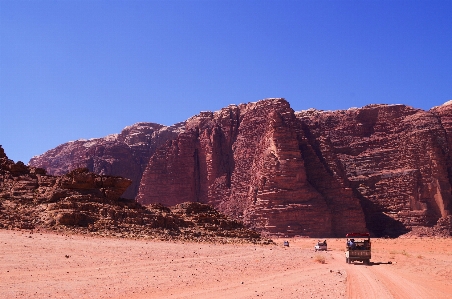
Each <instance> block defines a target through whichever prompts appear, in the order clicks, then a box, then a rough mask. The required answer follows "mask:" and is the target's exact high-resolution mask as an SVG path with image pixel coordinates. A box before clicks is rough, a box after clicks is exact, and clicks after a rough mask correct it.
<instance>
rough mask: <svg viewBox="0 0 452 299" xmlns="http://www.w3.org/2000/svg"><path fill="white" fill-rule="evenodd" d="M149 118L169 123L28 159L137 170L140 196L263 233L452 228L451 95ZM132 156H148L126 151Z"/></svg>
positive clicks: (268, 105)
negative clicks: (180, 120) (423, 103)
mask: <svg viewBox="0 0 452 299" xmlns="http://www.w3.org/2000/svg"><path fill="white" fill-rule="evenodd" d="M140 126H144V125H138V127H140ZM144 127H146V126H144ZM150 127H152V128H150V129H149V130H151V131H152V130H155V131H152V132H154V133H155V132H157V131H158V132H160V131H161V130H168V131H171V134H170V133H168V134H169V135H168V136H169V137H168V138H161V139H159V140H161V142H155V143H153V142H154V140H155V136H160V135H159V134H161V133H158V134H157V133H155V134H157V135H153V134H154V133H152V134H145V133H143V134H142V135H140V134H137V137H136V141H132V140H131V141H124V140H126V139H127V138H126V137H124V136H130V135H133V134H132V133H128V132H127V130H124V131H123V133H121V134H120V135H121V136H123V137H121V138H122V139H121V138H119V137H114V138H113V137H108V138H107V137H106V138H101V139H95V140H92V141H77V142H74V144H73V145H71V144H67V145H64V146H63V149H64V150H63V149H59V148H56V149H54V150H51V151H49V152H47V153H46V154H44V155H42V156H40V157H38V158H35V159H34V160H32V161H31V162H30V165H40V166H43V167H45V168H47V169H50V170H49V171H50V172H51V173H52V172H53V173H55V172H57V171H60V170H58V169H62V173H66V172H67V171H68V170H69V169H71V168H72V167H74V166H77V167H78V166H85V167H88V168H89V169H90V170H91V169H92V170H94V171H95V172H96V173H100V174H103V173H105V174H121V175H124V176H125V177H128V178H131V179H133V180H134V181H135V182H140V184H139V188H138V183H136V184H137V185H135V186H136V190H138V191H136V192H138V193H137V197H136V199H137V200H138V202H140V203H142V204H150V203H162V204H164V205H165V206H174V205H176V204H180V203H183V202H198V203H205V204H210V205H212V206H213V207H216V208H218V209H219V210H220V211H222V212H224V213H226V214H227V215H230V216H232V217H234V218H235V219H238V220H241V221H244V222H245V223H246V224H247V225H248V226H250V227H253V228H256V229H258V230H261V231H264V232H268V233H270V234H280V235H287V236H293V235H303V236H311V237H316V236H319V237H327V236H338V237H341V236H344V234H345V233H348V232H350V231H363V230H369V231H370V232H371V233H373V234H374V235H376V236H399V235H401V234H405V233H408V232H409V231H418V232H421V233H420V234H422V235H428V234H433V235H444V234H446V235H450V232H451V231H452V216H451V214H452V203H451V201H452V187H451V186H452V105H451V104H450V103H446V104H444V105H442V106H439V107H434V108H432V109H431V110H430V111H423V110H420V109H415V108H412V107H408V106H405V105H369V106H365V107H362V108H353V109H348V110H340V111H320V110H315V109H309V110H306V111H299V112H294V111H293V110H292V108H291V107H290V105H289V103H288V102H287V101H285V100H284V99H279V98H276V99H266V100H262V101H258V102H255V103H248V104H240V105H230V106H228V107H226V108H223V109H221V110H219V111H216V112H201V113H200V114H199V115H196V116H194V117H192V118H190V119H188V120H187V121H186V122H185V123H184V128H183V129H182V127H181V126H179V125H178V126H175V127H174V129H171V130H170V129H166V127H165V128H163V127H162V129H158V128H160V127H159V125H152V126H151V125H150ZM131 131H133V132H135V131H137V132H145V131H146V130H142V129H139V128H137V129H136V130H131ZM151 135H152V136H154V137H152V138H151V137H149V136H151ZM140 136H147V137H146V138H148V139H146V138H144V137H140ZM165 136H166V135H165ZM143 138H144V139H143ZM108 140H110V141H111V142H110V143H108V142H107V141H108ZM118 140H120V141H118ZM142 140H145V141H142ZM140 142H141V143H140ZM78 143H79V144H78ZM76 144H77V145H76ZM107 144H108V146H107ZM132 145H134V146H138V145H140V146H142V147H140V151H141V153H143V154H142V155H141V154H130V152H131V149H132V148H135V147H134V146H132ZM140 151H138V152H140ZM144 153H145V154H144ZM80 156H81V157H82V158H79V157H80ZM130 157H133V158H130ZM136 157H145V158H140V162H139V163H138V162H132V160H133V159H135V158H136ZM37 161H39V163H37ZM59 161H65V162H64V163H61V162H59ZM72 161H74V162H72ZM80 161H83V163H81V162H80ZM124 161H125V162H124ZM88 162H89V163H88ZM62 165H63V166H62ZM138 165H139V166H138ZM21 167H24V165H22V166H17V168H18V170H17V171H20V168H21ZM115 169H121V171H122V172H115V171H114V170H115ZM136 192H135V193H128V194H136Z"/></svg>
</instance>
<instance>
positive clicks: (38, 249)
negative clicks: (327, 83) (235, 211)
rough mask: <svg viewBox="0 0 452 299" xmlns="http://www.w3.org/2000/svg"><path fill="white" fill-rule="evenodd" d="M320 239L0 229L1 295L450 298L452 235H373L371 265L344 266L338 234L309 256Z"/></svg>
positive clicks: (451, 284) (62, 296) (451, 286)
mask: <svg viewBox="0 0 452 299" xmlns="http://www.w3.org/2000/svg"><path fill="white" fill-rule="evenodd" d="M285 240H287V241H289V245H290V246H289V247H285V246H283V242H284V241H285ZM316 241H317V240H315V239H308V238H298V239H275V243H276V244H277V245H234V244H231V245H219V244H205V243H204V244H199V243H182V242H156V241H146V240H125V239H113V238H100V237H85V236H81V235H61V234H59V235H57V234H54V233H42V232H41V233H40V232H34V233H30V232H29V231H7V230H0V298H379V299H381V298H383V299H384V298H451V296H452V295H451V294H452V238H449V239H423V238H416V239H414V238H413V239H403V238H402V239H401V238H399V239H374V240H373V243H372V244H373V257H372V260H371V261H372V263H371V265H368V266H367V265H362V264H358V263H357V264H346V263H345V257H344V252H343V247H344V240H343V239H327V242H328V245H329V250H328V251H327V252H314V250H313V246H314V244H315V242H316ZM389 261H391V262H392V263H388V262H389Z"/></svg>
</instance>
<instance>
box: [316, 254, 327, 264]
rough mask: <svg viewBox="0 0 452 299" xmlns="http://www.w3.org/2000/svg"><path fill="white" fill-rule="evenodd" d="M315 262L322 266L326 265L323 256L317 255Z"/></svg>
mask: <svg viewBox="0 0 452 299" xmlns="http://www.w3.org/2000/svg"><path fill="white" fill-rule="evenodd" d="M315 261H316V262H317V263H320V264H325V263H326V260H325V257H324V256H323V255H316V256H315Z"/></svg>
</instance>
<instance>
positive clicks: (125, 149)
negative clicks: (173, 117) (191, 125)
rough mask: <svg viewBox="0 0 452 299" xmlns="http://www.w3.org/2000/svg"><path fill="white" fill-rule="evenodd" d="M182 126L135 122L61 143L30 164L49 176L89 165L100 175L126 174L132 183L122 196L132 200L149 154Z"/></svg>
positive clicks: (91, 169) (174, 134) (89, 167)
mask: <svg viewBox="0 0 452 299" xmlns="http://www.w3.org/2000/svg"><path fill="white" fill-rule="evenodd" d="M183 128H184V125H183V123H179V124H176V125H174V126H170V127H167V126H163V125H159V124H154V123H143V122H142V123H136V124H134V125H132V126H129V127H126V128H124V129H123V130H122V132H121V133H120V134H113V135H109V136H106V137H103V138H93V139H89V140H77V141H71V142H67V143H64V144H62V145H59V146H57V147H56V148H54V149H51V150H49V151H47V152H45V153H44V154H42V155H39V156H36V157H33V158H32V159H31V160H30V162H29V165H30V166H32V167H39V168H44V169H46V170H47V173H49V174H51V175H63V174H66V173H68V172H69V171H71V170H74V169H77V168H88V169H89V170H90V171H92V172H94V173H96V174H100V175H112V176H121V177H125V178H128V179H130V180H132V184H131V186H130V187H129V188H128V189H127V191H126V193H124V195H123V196H124V198H129V199H133V198H135V196H136V195H137V192H138V186H139V184H140V180H141V176H142V174H143V171H144V169H145V168H146V165H147V163H148V161H149V157H150V156H151V155H152V154H153V153H154V152H155V150H156V149H157V148H158V147H160V146H161V145H162V144H164V143H165V142H166V141H167V140H170V139H174V138H176V136H177V135H178V133H179V132H181V131H183Z"/></svg>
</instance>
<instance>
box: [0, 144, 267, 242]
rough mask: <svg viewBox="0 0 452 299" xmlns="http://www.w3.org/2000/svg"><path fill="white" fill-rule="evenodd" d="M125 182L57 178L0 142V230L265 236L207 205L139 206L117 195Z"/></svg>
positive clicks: (206, 238)
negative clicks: (11, 155)
mask: <svg viewBox="0 0 452 299" xmlns="http://www.w3.org/2000/svg"><path fill="white" fill-rule="evenodd" d="M130 184H131V181H130V180H128V179H125V178H121V177H113V176H101V175H97V174H94V173H92V172H89V171H88V169H86V168H81V169H75V170H73V171H71V172H69V173H67V174H65V175H62V176H51V175H47V174H46V172H45V170H44V169H40V168H34V167H28V166H25V165H24V164H23V163H22V162H18V163H14V162H13V161H12V160H9V159H8V158H7V157H6V155H5V153H4V151H3V148H2V147H1V146H0V228H4V229H30V230H52V231H62V232H65V233H82V234H91V235H100V236H113V237H114V236H116V237H123V238H146V239H160V240H187V241H197V242H221V243H249V242H252V243H261V244H270V243H272V242H271V240H265V239H262V238H261V235H260V234H259V233H258V232H256V231H253V230H250V229H247V228H245V227H244V225H243V224H242V223H240V222H238V221H236V220H233V219H230V218H228V217H226V216H225V215H223V214H220V213H219V212H218V211H216V210H215V209H213V208H212V207H211V206H209V205H203V204H200V203H181V204H178V205H176V206H174V207H171V208H168V207H164V206H162V205H159V204H153V205H149V206H146V207H145V206H142V205H141V204H139V203H137V202H136V201H134V200H128V199H124V198H121V197H120V196H121V194H122V193H123V192H124V191H125V190H126V189H127V187H128V186H129V185H130Z"/></svg>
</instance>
